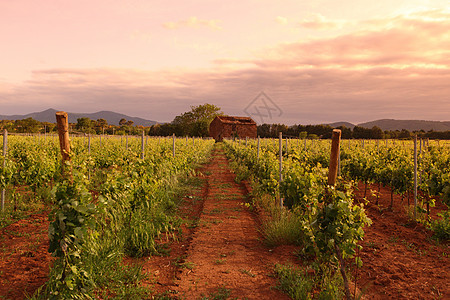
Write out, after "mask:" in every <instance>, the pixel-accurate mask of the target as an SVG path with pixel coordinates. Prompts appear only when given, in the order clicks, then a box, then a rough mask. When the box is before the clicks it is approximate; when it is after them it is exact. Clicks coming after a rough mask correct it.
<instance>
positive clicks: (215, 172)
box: [145, 150, 297, 299]
mask: <svg viewBox="0 0 450 300" xmlns="http://www.w3.org/2000/svg"><path fill="white" fill-rule="evenodd" d="M201 172H202V173H203V174H205V182H204V184H203V186H202V188H201V189H200V190H198V191H197V192H196V193H194V195H192V196H190V197H187V199H186V200H187V201H186V202H185V204H184V206H183V208H182V211H184V213H185V214H186V216H187V218H188V219H191V220H192V219H196V218H198V221H196V222H197V225H196V226H195V230H193V228H183V236H184V239H183V240H181V241H179V242H176V243H172V245H171V249H172V251H171V255H170V256H169V257H165V258H164V257H163V258H159V257H151V258H150V259H149V260H148V262H147V263H145V269H146V270H147V271H150V272H151V274H153V278H154V279H153V282H154V283H155V284H154V286H153V289H154V290H155V289H156V292H159V293H163V292H164V291H166V292H167V291H168V290H170V292H168V294H170V295H172V296H173V297H176V298H181V299H200V298H202V297H204V296H209V297H211V298H213V296H214V295H218V293H219V292H220V291H222V292H225V291H226V292H228V293H229V296H230V297H231V298H232V299H234V298H237V299H289V297H288V296H286V295H285V294H283V293H281V292H280V291H279V290H277V289H275V288H274V287H275V286H276V284H277V282H276V279H275V278H274V277H273V276H272V275H273V269H274V266H275V264H276V263H286V262H288V261H289V262H295V261H296V260H297V259H296V258H295V257H294V255H293V252H294V248H293V247H290V246H283V247H278V248H276V249H271V248H268V247H266V246H265V245H264V244H263V242H262V237H261V235H260V234H259V232H258V230H257V229H258V221H257V220H256V217H255V215H254V214H252V213H251V212H250V211H249V210H248V209H247V208H246V207H245V205H244V203H245V201H246V196H245V195H246V193H247V192H246V190H245V188H244V187H243V186H242V185H239V184H237V183H235V181H234V178H235V175H234V174H233V173H232V172H231V171H230V168H229V166H228V161H227V160H226V158H225V156H224V154H223V151H220V150H218V151H216V152H215V153H214V154H213V159H212V161H211V162H210V163H209V164H208V165H207V166H205V167H204V169H202V170H201ZM199 196H201V197H202V199H203V200H202V204H199V203H198V202H197V204H195V205H194V206H192V199H189V198H191V197H193V198H198V197H199ZM180 248H182V249H181V250H180ZM174 265H177V266H178V267H175V268H174V267H173V266H174Z"/></svg>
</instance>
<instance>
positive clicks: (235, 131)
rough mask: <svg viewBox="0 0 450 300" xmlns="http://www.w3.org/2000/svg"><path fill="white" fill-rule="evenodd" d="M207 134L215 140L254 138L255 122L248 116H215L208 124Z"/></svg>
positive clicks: (255, 133) (255, 134)
mask: <svg viewBox="0 0 450 300" xmlns="http://www.w3.org/2000/svg"><path fill="white" fill-rule="evenodd" d="M209 135H210V136H211V137H213V138H214V139H215V140H216V142H220V141H222V140H223V138H227V137H228V138H229V137H240V138H246V137H248V138H256V137H257V132H256V122H255V121H253V120H252V118H249V117H232V116H217V117H216V118H215V119H214V120H213V121H212V122H211V124H210V125H209Z"/></svg>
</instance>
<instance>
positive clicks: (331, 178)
mask: <svg viewBox="0 0 450 300" xmlns="http://www.w3.org/2000/svg"><path fill="white" fill-rule="evenodd" d="M340 141H341V130H339V129H333V137H332V140H331V155H330V168H329V170H328V184H329V185H335V184H336V178H337V172H338V164H339V163H338V160H339V152H340V151H339V143H340Z"/></svg>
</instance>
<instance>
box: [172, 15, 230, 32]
mask: <svg viewBox="0 0 450 300" xmlns="http://www.w3.org/2000/svg"><path fill="white" fill-rule="evenodd" d="M219 23H220V20H202V19H199V18H197V17H190V18H188V19H186V20H181V21H177V22H166V23H164V24H163V26H164V27H165V28H167V29H179V28H183V27H190V28H199V27H206V28H210V29H213V30H221V29H222V27H221V26H220V25H219Z"/></svg>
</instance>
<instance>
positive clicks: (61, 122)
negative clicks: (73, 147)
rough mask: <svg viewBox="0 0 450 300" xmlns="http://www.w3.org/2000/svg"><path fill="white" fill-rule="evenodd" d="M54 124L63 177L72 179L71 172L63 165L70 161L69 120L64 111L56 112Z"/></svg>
mask: <svg viewBox="0 0 450 300" xmlns="http://www.w3.org/2000/svg"><path fill="white" fill-rule="evenodd" d="M56 123H57V126H58V135H59V147H60V149H61V156H62V166H63V175H64V176H66V177H68V178H70V179H71V177H72V174H71V170H70V169H69V170H66V166H65V163H66V161H70V141H69V118H68V116H67V113H66V112H64V111H58V112H56Z"/></svg>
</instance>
